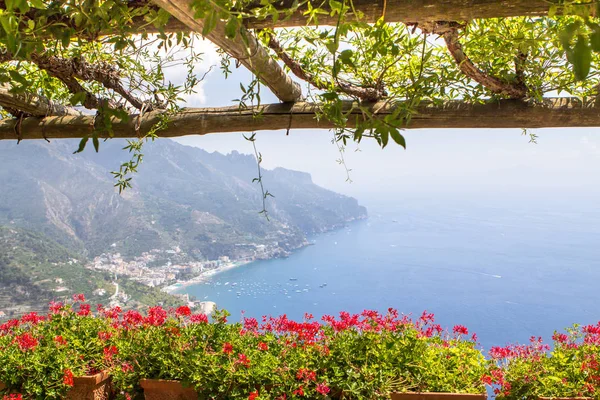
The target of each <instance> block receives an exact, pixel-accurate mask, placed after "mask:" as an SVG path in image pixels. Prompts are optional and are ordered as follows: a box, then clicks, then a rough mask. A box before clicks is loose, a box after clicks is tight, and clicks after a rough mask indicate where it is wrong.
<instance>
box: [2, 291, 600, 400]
mask: <svg viewBox="0 0 600 400" xmlns="http://www.w3.org/2000/svg"><path fill="white" fill-rule="evenodd" d="M228 316H229V314H228V313H227V312H226V311H216V312H215V313H214V315H213V316H212V321H209V318H208V317H207V316H206V315H204V314H195V313H193V312H192V310H191V309H190V308H189V307H187V306H182V307H178V308H176V309H164V308H162V307H158V306H157V307H151V308H149V309H148V310H147V312H146V313H145V314H142V313H140V312H138V311H134V310H128V311H124V310H122V309H120V308H119V307H113V308H105V307H103V306H101V305H99V306H98V307H97V312H95V313H93V312H92V311H91V307H90V306H89V305H88V304H86V303H85V298H84V297H83V296H82V295H81V296H80V295H78V296H75V297H74V298H73V302H72V303H71V304H62V303H52V304H51V305H50V310H49V312H48V314H47V315H45V316H41V315H38V314H35V313H31V314H27V315H25V316H23V317H22V318H20V319H14V320H10V321H7V322H5V323H3V324H2V325H0V383H2V384H3V385H4V387H5V388H6V389H5V393H2V392H1V391H0V396H4V397H3V400H5V399H6V400H8V399H16V398H19V399H21V398H30V397H37V398H40V397H41V398H48V399H59V398H64V396H65V395H66V393H67V392H68V391H69V390H70V389H71V387H72V386H73V385H74V382H75V377H77V376H82V375H90V374H94V373H97V372H100V371H103V370H108V371H110V375H111V376H112V382H113V384H114V387H115V389H116V391H117V394H118V395H119V396H121V397H122V398H126V399H132V398H138V399H142V398H143V394H142V390H141V387H140V381H141V379H172V380H179V381H184V382H186V383H187V384H190V385H191V386H192V387H194V388H195V390H196V391H197V392H198V394H199V397H200V398H227V399H233V400H242V399H243V400H245V399H256V400H261V399H285V400H288V399H289V400H292V399H324V400H325V399H342V398H343V399H348V398H364V399H383V398H389V394H390V393H391V392H398V391H400V392H402V391H421V392H425V391H430V392H454V393H484V392H485V386H486V385H489V386H491V387H492V388H493V390H494V392H495V394H496V396H497V397H498V398H506V399H511V400H512V399H525V398H531V397H535V396H548V397H581V396H589V397H594V396H598V395H599V394H600V323H599V324H597V325H586V326H574V327H573V328H572V329H569V330H568V331H567V332H566V333H559V332H556V333H555V334H554V336H553V341H554V343H553V346H549V345H547V344H545V343H544V342H543V341H542V339H541V338H538V337H532V338H531V340H530V342H529V343H528V344H526V345H509V346H505V347H493V348H492V349H491V350H490V352H489V355H490V357H489V359H486V357H485V356H484V354H483V352H482V351H481V350H480V349H479V348H478V344H477V337H476V335H474V334H473V333H472V332H470V331H469V329H468V328H467V327H465V326H463V325H455V326H454V327H453V328H452V329H450V330H449V331H446V330H444V329H443V328H442V327H441V326H440V325H438V324H436V323H435V317H434V315H433V314H432V313H428V312H424V313H423V314H421V315H420V316H418V317H417V318H414V319H413V318H411V317H409V316H406V315H399V313H398V312H397V311H396V310H394V309H389V310H387V312H385V313H379V312H377V311H372V310H365V311H363V312H361V313H358V314H351V313H348V312H341V313H340V314H339V315H337V316H333V315H325V316H323V317H322V318H321V319H320V320H317V319H315V317H314V316H313V315H311V314H306V315H305V316H304V319H302V320H299V321H296V320H292V319H290V318H288V317H287V316H286V315H281V316H264V317H262V318H259V319H255V318H243V319H242V321H241V322H240V323H228V322H227V317H228ZM39 377H44V378H43V379H40V378H39ZM356 382H360V385H357V384H356ZM0 387H3V386H2V385H0ZM16 393H22V395H19V394H16ZM33 394H35V396H34V395H33Z"/></svg>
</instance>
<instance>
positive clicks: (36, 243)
mask: <svg viewBox="0 0 600 400" xmlns="http://www.w3.org/2000/svg"><path fill="white" fill-rule="evenodd" d="M84 262H85V260H84V259H83V258H82V257H81V256H80V255H77V254H76V253H73V252H72V251H70V250H68V249H66V248H65V247H64V246H62V245H60V244H58V243H57V242H55V241H53V240H52V239H50V238H49V237H47V236H44V235H42V234H39V233H35V232H31V231H27V230H24V229H20V228H15V227H7V226H0V311H3V312H4V313H6V314H7V315H9V316H10V315H11V314H22V313H24V312H28V311H43V310H45V309H46V308H47V304H48V302H50V301H65V300H68V299H70V298H71V296H72V295H73V294H75V293H84V294H85V295H86V297H87V298H88V299H89V300H90V302H91V303H92V304H98V303H100V304H106V305H108V303H109V302H110V296H111V295H112V294H113V293H114V292H115V286H114V284H113V283H112V279H111V277H109V276H107V275H106V274H103V273H100V272H97V271H92V270H89V269H86V268H85V267H84ZM118 282H119V286H120V291H121V292H123V293H126V294H127V295H129V296H130V299H129V300H128V301H127V302H126V307H131V308H138V307H143V306H145V305H154V304H157V303H159V302H164V303H165V304H170V305H175V304H177V303H178V302H179V301H178V300H177V299H176V298H174V297H172V296H170V295H167V294H166V293H163V292H160V291H159V290H158V289H154V288H149V287H147V286H144V285H141V284H138V283H135V282H131V281H128V280H127V279H124V278H119V281H118ZM99 289H104V292H105V293H103V294H101V293H102V290H99Z"/></svg>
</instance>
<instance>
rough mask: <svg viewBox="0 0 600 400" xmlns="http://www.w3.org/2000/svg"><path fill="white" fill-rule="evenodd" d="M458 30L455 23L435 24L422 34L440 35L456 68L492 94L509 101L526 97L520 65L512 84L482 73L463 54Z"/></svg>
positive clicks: (425, 29) (424, 29)
mask: <svg viewBox="0 0 600 400" xmlns="http://www.w3.org/2000/svg"><path fill="white" fill-rule="evenodd" d="M460 28H461V25H459V24H458V23H456V22H437V23H435V25H434V26H433V27H431V26H426V25H425V26H422V29H423V31H424V32H427V31H429V32H433V33H437V34H440V35H442V37H443V38H444V41H445V42H446V47H447V48H448V51H449V52H450V54H451V55H452V58H454V61H456V64H457V65H458V68H459V69H460V70H461V71H462V72H463V73H464V74H465V75H466V76H468V77H469V78H471V79H473V80H474V81H475V82H477V83H479V84H481V85H483V86H484V87H485V88H487V89H488V90H490V91H491V92H492V93H495V94H499V95H502V96H506V97H509V98H511V99H523V98H525V97H527V86H526V85H525V83H524V82H523V79H522V78H523V76H522V73H521V75H519V71H522V70H521V69H520V68H521V65H522V63H516V68H517V80H515V81H513V82H506V81H504V80H502V79H500V78H497V77H495V76H492V75H490V74H488V73H486V72H484V71H482V70H481V69H479V68H478V67H477V66H476V65H475V64H474V63H473V62H472V61H471V59H470V58H469V57H468V56H467V55H466V54H465V52H464V50H463V47H462V45H461V43H460V40H459V33H458V31H459V29H460Z"/></svg>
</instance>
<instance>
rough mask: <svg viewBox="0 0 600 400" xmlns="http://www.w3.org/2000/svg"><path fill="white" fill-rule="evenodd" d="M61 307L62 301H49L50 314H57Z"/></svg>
mask: <svg viewBox="0 0 600 400" xmlns="http://www.w3.org/2000/svg"><path fill="white" fill-rule="evenodd" d="M62 307H63V303H60V302H58V303H57V302H55V301H51V302H50V306H49V308H50V312H51V313H52V314H58V312H60V310H61V309H62Z"/></svg>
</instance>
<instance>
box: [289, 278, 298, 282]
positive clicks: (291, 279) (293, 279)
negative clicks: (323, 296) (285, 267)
mask: <svg viewBox="0 0 600 400" xmlns="http://www.w3.org/2000/svg"><path fill="white" fill-rule="evenodd" d="M297 280H298V278H290V281H297Z"/></svg>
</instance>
